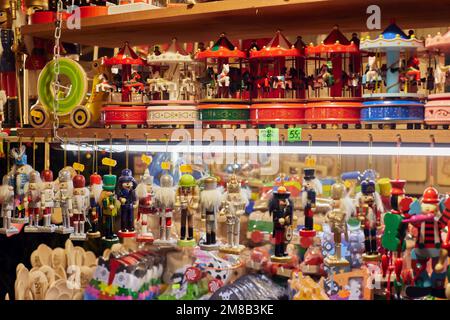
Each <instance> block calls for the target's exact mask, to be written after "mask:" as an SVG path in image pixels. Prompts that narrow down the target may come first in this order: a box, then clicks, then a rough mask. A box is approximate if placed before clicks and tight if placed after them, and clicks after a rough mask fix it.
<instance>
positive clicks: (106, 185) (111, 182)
mask: <svg viewBox="0 0 450 320" xmlns="http://www.w3.org/2000/svg"><path fill="white" fill-rule="evenodd" d="M116 182H117V176H115V175H112V174H106V175H104V176H103V191H102V193H101V194H100V199H99V201H100V203H101V206H102V217H103V228H104V239H105V240H107V241H117V240H118V237H117V235H116V234H115V233H114V231H113V227H114V219H115V217H116V216H117V214H118V212H119V210H120V201H119V200H118V199H117V196H116V194H115V192H114V191H115V189H116Z"/></svg>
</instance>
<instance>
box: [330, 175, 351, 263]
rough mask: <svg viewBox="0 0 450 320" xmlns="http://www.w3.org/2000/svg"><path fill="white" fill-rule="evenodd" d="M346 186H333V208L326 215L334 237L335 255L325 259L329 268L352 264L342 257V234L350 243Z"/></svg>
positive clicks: (339, 184)
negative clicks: (345, 199) (345, 200)
mask: <svg viewBox="0 0 450 320" xmlns="http://www.w3.org/2000/svg"><path fill="white" fill-rule="evenodd" d="M345 189H346V188H345V186H344V184H343V183H340V182H336V183H335V184H333V185H332V186H331V198H332V199H333V205H332V206H333V208H332V209H331V211H329V212H328V213H327V215H326V220H327V221H328V223H329V224H330V227H331V232H333V235H334V255H331V256H328V257H326V258H325V260H324V262H325V264H326V265H328V266H333V267H336V266H339V267H344V266H348V265H350V263H349V262H348V261H347V259H345V258H344V257H342V254H341V243H342V233H344V236H345V240H346V241H348V230H347V219H346V217H347V212H346V210H347V208H345V202H344V198H345Z"/></svg>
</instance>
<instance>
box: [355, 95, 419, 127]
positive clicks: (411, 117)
mask: <svg viewBox="0 0 450 320" xmlns="http://www.w3.org/2000/svg"><path fill="white" fill-rule="evenodd" d="M423 120H424V104H423V103H422V102H420V101H418V100H390V99H389V100H387V99H386V100H371V101H364V102H363V108H362V109H361V122H365V123H418V122H423Z"/></svg>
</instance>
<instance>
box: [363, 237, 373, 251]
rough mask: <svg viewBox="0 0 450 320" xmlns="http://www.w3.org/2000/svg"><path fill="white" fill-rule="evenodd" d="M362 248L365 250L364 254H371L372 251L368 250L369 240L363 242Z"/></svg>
mask: <svg viewBox="0 0 450 320" xmlns="http://www.w3.org/2000/svg"><path fill="white" fill-rule="evenodd" d="M364 248H365V252H366V253H367V254H370V252H371V251H372V250H370V249H371V248H370V240H369V239H367V240H364Z"/></svg>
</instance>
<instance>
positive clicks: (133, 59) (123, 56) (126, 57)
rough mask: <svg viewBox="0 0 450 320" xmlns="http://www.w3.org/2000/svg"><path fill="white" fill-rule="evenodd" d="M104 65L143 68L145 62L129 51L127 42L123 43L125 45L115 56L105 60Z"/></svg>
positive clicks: (131, 50) (132, 51)
mask: <svg viewBox="0 0 450 320" xmlns="http://www.w3.org/2000/svg"><path fill="white" fill-rule="evenodd" d="M105 64H106V65H110V66H115V65H120V64H122V65H137V66H143V65H145V64H146V62H145V60H143V59H142V58H141V57H139V56H138V55H137V54H136V52H134V50H133V49H131V47H130V45H129V44H128V42H125V45H124V46H123V47H122V48H121V49H120V50H119V52H118V53H117V55H116V56H114V57H112V58H106V59H105Z"/></svg>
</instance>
